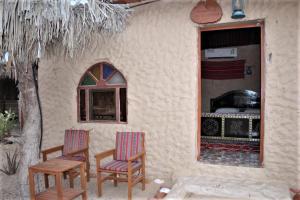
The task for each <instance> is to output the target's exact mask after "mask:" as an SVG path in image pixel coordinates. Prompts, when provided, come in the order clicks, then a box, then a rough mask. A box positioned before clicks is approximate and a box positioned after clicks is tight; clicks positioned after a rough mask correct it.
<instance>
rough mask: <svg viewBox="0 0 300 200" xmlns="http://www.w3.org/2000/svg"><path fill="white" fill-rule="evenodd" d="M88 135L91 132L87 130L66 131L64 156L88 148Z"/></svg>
mask: <svg viewBox="0 0 300 200" xmlns="http://www.w3.org/2000/svg"><path fill="white" fill-rule="evenodd" d="M88 135H89V132H88V131H86V130H72V129H69V130H66V132H65V141H64V149H63V155H67V154H68V153H70V152H72V151H76V150H80V149H83V148H86V147H88V137H89V136H88ZM78 155H83V153H82V154H78Z"/></svg>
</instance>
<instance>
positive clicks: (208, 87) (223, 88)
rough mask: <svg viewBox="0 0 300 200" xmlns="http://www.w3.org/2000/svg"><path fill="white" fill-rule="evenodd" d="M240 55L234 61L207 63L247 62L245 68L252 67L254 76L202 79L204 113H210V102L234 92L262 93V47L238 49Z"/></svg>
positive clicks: (250, 46) (252, 46) (249, 46)
mask: <svg viewBox="0 0 300 200" xmlns="http://www.w3.org/2000/svg"><path fill="white" fill-rule="evenodd" d="M236 48H237V52H238V55H237V57H236V58H234V59H228V58H227V59H207V58H205V56H204V50H202V58H203V60H205V61H223V60H225V61H230V60H245V61H246V63H245V66H251V69H252V74H251V75H245V77H244V78H243V79H227V80H213V79H202V83H201V84H202V85H201V87H202V90H201V91H202V102H201V103H202V112H210V100H211V99H212V98H216V97H218V96H220V95H222V94H224V93H226V92H229V91H232V90H253V91H255V92H258V93H260V46H259V45H247V46H239V47H236Z"/></svg>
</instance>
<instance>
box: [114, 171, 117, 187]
mask: <svg viewBox="0 0 300 200" xmlns="http://www.w3.org/2000/svg"><path fill="white" fill-rule="evenodd" d="M113 176H114V186H115V187H117V186H118V179H117V178H118V177H117V174H113Z"/></svg>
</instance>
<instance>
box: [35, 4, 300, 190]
mask: <svg viewBox="0 0 300 200" xmlns="http://www.w3.org/2000/svg"><path fill="white" fill-rule="evenodd" d="M219 2H220V4H221V6H222V9H223V13H224V15H223V18H222V20H221V21H220V22H219V23H226V22H232V21H233V20H232V19H231V18H230V15H231V1H229V0H222V1H219ZM195 3H196V2H189V1H160V2H156V3H153V4H150V5H147V6H142V7H139V8H136V10H135V12H134V14H133V16H132V18H131V19H130V22H129V25H128V28H127V29H126V31H125V32H123V33H122V34H119V35H116V36H114V37H110V38H107V39H105V41H104V40H102V41H101V42H99V43H98V44H95V47H89V48H88V49H87V50H86V53H85V54H84V55H83V56H81V57H80V58H77V59H75V60H74V61H72V62H71V61H67V60H64V58H63V57H61V56H56V57H54V56H53V57H48V58H45V59H42V61H41V67H40V76H39V82H40V93H41V100H42V108H43V114H44V130H45V135H44V140H43V142H44V143H43V148H46V147H50V146H54V145H57V144H61V143H62V140H63V135H64V129H66V128H70V127H74V128H85V129H92V132H91V144H90V155H91V161H92V165H93V167H94V164H95V163H94V158H93V155H94V154H95V153H97V152H101V151H103V150H106V149H109V148H111V147H113V146H114V137H115V132H116V131H117V130H132V131H134V130H141V131H144V132H146V147H147V173H148V176H149V177H150V178H153V177H165V178H169V177H171V176H177V175H178V176H180V175H197V174H198V175H199V174H201V175H204V174H205V175H216V176H221V177H228V176H230V177H237V178H248V179H264V180H266V179H275V180H282V181H286V182H287V183H288V184H289V185H290V186H291V187H300V178H299V177H298V174H299V171H300V165H299V164H298V158H299V153H298V145H299V144H298V143H299V142H300V140H299V138H298V135H299V125H300V123H299V117H300V112H299V111H300V110H299V105H298V103H299V100H298V99H299V86H300V85H299V82H298V77H300V74H299V70H298V69H299V64H298V58H299V51H298V45H299V44H300V43H299V40H298V37H297V36H298V35H299V33H298V26H299V21H297V20H298V18H299V15H298V13H299V11H300V9H299V6H298V1H296V0H295V1H279V0H278V1H270V0H263V1H261V0H251V1H247V5H246V14H247V18H245V19H244V20H253V19H265V33H266V41H265V49H266V50H265V53H266V56H265V57H266V106H265V162H264V168H260V169H255V168H246V167H231V166H218V165H207V164H202V163H199V162H197V161H196V134H197V72H198V70H197V66H198V56H197V37H198V35H197V25H196V24H193V23H192V22H191V20H190V18H189V14H190V11H191V9H192V8H193V6H194V5H195ZM297 44H298V45H297ZM103 60H106V61H109V62H111V63H113V64H114V65H115V67H117V68H118V69H119V70H120V71H121V72H122V73H123V74H124V76H125V77H126V79H127V81H128V124H126V125H120V124H97V123H86V124H84V123H82V124H81V123H78V122H77V107H76V95H77V94H76V87H77V84H78V82H79V79H80V77H81V75H82V74H83V73H84V72H85V70H86V69H87V68H88V67H89V66H91V65H93V64H95V63H97V62H99V61H103Z"/></svg>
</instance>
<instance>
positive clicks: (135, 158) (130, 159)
mask: <svg viewBox="0 0 300 200" xmlns="http://www.w3.org/2000/svg"><path fill="white" fill-rule="evenodd" d="M145 154H146V153H145V151H142V152H141V153H139V154H136V155H134V156H131V157H130V158H129V159H128V161H130V162H131V161H134V160H137V159H138V158H140V157H142V156H145Z"/></svg>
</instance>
